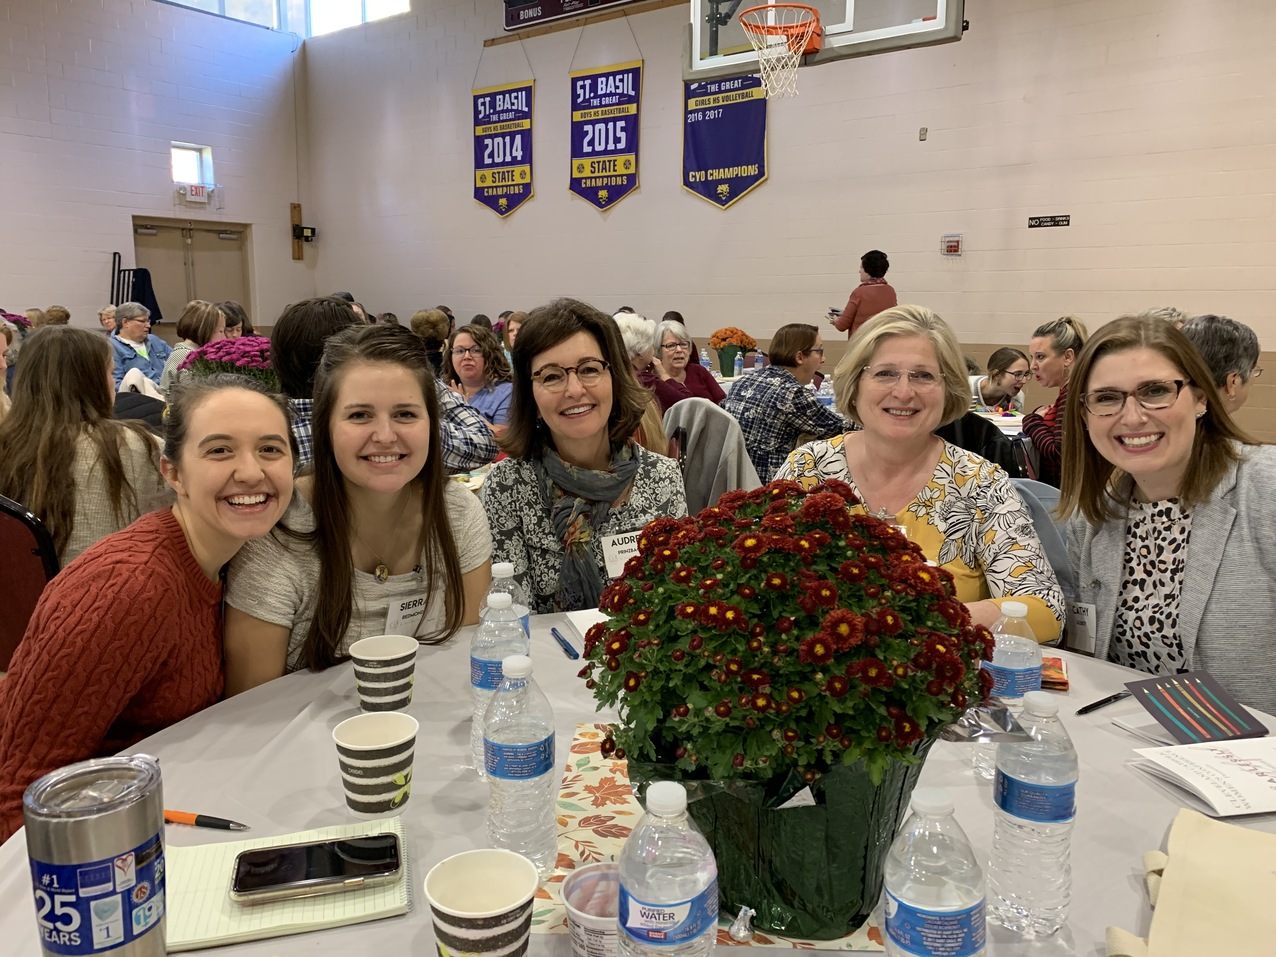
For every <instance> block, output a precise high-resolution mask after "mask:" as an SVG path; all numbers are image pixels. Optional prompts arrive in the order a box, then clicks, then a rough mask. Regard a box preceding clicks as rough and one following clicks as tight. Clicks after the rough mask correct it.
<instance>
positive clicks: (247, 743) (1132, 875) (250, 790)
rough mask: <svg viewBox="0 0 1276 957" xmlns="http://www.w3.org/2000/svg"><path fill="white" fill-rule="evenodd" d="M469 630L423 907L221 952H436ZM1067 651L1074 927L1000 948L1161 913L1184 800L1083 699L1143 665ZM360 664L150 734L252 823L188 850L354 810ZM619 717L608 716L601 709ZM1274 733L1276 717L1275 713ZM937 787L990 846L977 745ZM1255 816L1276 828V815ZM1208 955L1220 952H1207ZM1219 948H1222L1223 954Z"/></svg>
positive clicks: (183, 833)
mask: <svg viewBox="0 0 1276 957" xmlns="http://www.w3.org/2000/svg"><path fill="white" fill-rule="evenodd" d="M557 620H558V619H557V616H538V617H536V618H533V619H532V630H533V636H532V655H533V658H534V659H535V662H536V678H537V680H538V682H539V683H540V684H541V687H542V688H544V690H545V692H546V694H547V695H548V696H549V699H550V702H551V704H552V705H553V707H554V713H555V716H556V718H557V723H558V754H559V764H560V765H561V764H562V763H563V761H564V760H565V755H566V754H567V749H568V746H569V744H570V742H571V738H572V734H573V732H574V730H575V727H576V725H577V724H578V723H580V722H584V721H592V720H597V719H599V717H600V716H599V715H597V714H595V712H594V708H593V700H592V698H591V697H590V694H589V692H588V691H587V690H586V688H585V686H584V682H583V681H581V680H579V679H578V678H577V677H576V673H577V671H579V670H580V667H581V663H580V662H578V661H569V660H568V659H567V658H566V657H565V656H564V654H563V652H562V651H561V650H560V649H559V647H558V645H557V644H555V643H554V641H553V639H552V638H551V637H550V635H549V626H550V625H551V624H554V623H555V622H556V621H557ZM469 633H470V630H469V629H466V630H465V631H464V632H462V634H461V635H459V636H457V637H456V638H454V639H453V640H452V641H451V642H449V643H448V645H446V646H445V647H440V648H422V650H421V654H420V657H419V658H418V661H417V672H416V674H417V679H416V688H415V693H414V698H413V701H412V704H411V707H410V709H409V710H410V712H411V714H413V715H414V716H415V717H416V718H417V719H418V720H419V721H420V722H421V733H420V736H419V737H418V739H417V746H416V762H415V769H414V779H413V786H412V796H411V798H410V799H409V801H408V803H407V805H406V806H405V808H404V812H403V816H404V819H405V823H406V824H407V828H408V835H409V858H410V862H411V868H412V881H413V884H414V888H415V890H414V894H415V896H416V904H415V906H414V908H413V910H412V912H411V913H410V914H407V915H405V916H403V917H397V918H392V919H389V920H384V921H379V922H376V923H372V924H362V925H358V926H354V927H346V928H338V929H335V930H328V931H321V932H317V933H313V934H308V935H304V936H301V937H294V938H281V939H276V940H267V941H258V942H256V943H249V944H239V945H235V946H232V947H227V948H223V949H221V950H219V951H218V953H226V954H234V955H236V957H238V955H252V957H268V955H283V957H290V955H300V954H305V955H307V957H327V955H332V957H338V955H339V957H348V955H356V954H359V955H361V954H374V955H383V957H404V955H408V954H411V955H415V957H429V955H433V954H434V952H435V951H434V934H433V930H432V928H431V924H430V920H429V915H428V909H427V908H425V907H424V904H423V900H422V895H421V890H420V884H421V880H422V878H423V877H424V876H425V873H426V871H427V870H429V868H430V867H431V866H433V865H434V864H435V863H437V862H438V861H439V860H441V859H442V858H444V857H446V856H448V855H450V854H454V853H456V852H458V851H461V850H465V849H467V848H471V847H482V846H484V845H485V843H486V835H485V831H484V811H485V807H486V803H487V786H486V785H485V784H484V783H483V782H481V781H480V780H479V779H478V777H477V776H476V775H475V774H474V772H473V770H471V769H469V768H468V765H469V763H470V758H469V734H470V697H469V661H468V654H469V653H468V649H469ZM1065 657H1066V658H1067V661H1068V663H1069V668H1070V669H1071V677H1072V690H1071V691H1070V692H1068V693H1066V704H1065V706H1064V710H1063V711H1062V712H1061V713H1062V714H1063V716H1064V722H1065V724H1066V725H1067V727H1068V730H1069V732H1070V733H1071V734H1072V737H1073V739H1074V741H1075V742H1076V745H1077V749H1078V752H1079V754H1080V757H1081V767H1082V771H1081V781H1080V784H1079V786H1078V798H1077V800H1078V809H1079V813H1078V820H1077V825H1076V830H1075V832H1074V837H1073V855H1072V859H1073V906H1072V915H1071V918H1070V920H1069V926H1068V928H1067V929H1066V930H1065V931H1064V932H1062V933H1061V934H1060V935H1056V937H1055V938H1053V939H1052V940H1049V941H1045V942H1042V943H1039V944H1035V945H1033V946H1031V947H1030V946H1028V945H1025V944H1023V943H1022V942H1019V941H1016V940H1014V939H1013V938H1010V937H1008V936H1005V935H1004V932H1002V931H999V930H990V941H991V946H990V948H989V953H990V954H994V955H1016V957H1018V955H1028V954H1079V955H1087V957H1089V955H1096V957H1097V955H1101V954H1102V953H1103V943H1102V942H1103V933H1104V929H1105V928H1106V927H1107V926H1108V925H1111V924H1115V925H1118V926H1121V927H1125V928H1126V929H1128V930H1131V931H1134V932H1136V933H1139V934H1146V932H1147V928H1148V923H1149V920H1150V911H1149V909H1148V906H1147V904H1146V901H1145V898H1144V893H1143V889H1142V868H1141V865H1140V857H1141V855H1142V854H1143V852H1144V851H1147V850H1151V849H1153V848H1158V847H1163V842H1164V837H1165V834H1166V832H1167V830H1168V828H1169V825H1170V823H1171V821H1172V820H1173V817H1174V815H1175V813H1176V812H1177V811H1178V809H1179V805H1178V804H1176V803H1174V802H1173V801H1171V800H1170V799H1169V798H1168V797H1166V796H1165V795H1164V794H1163V793H1162V792H1161V791H1159V790H1157V789H1156V788H1154V787H1153V786H1151V785H1149V784H1147V783H1145V782H1144V781H1143V780H1142V779H1140V778H1137V777H1135V776H1134V773H1133V772H1131V771H1129V770H1127V769H1126V768H1125V767H1124V766H1123V765H1124V762H1125V760H1126V759H1127V758H1128V757H1130V752H1131V749H1132V748H1134V747H1140V746H1142V745H1140V744H1139V743H1138V742H1137V741H1136V740H1135V739H1134V738H1132V737H1130V736H1129V735H1128V734H1126V733H1125V732H1123V731H1121V730H1120V729H1118V728H1115V727H1113V726H1112V724H1111V719H1112V718H1113V717H1115V716H1118V715H1123V714H1125V715H1128V714H1137V713H1139V712H1140V710H1141V709H1139V707H1138V705H1137V704H1134V703H1132V702H1129V701H1126V702H1122V703H1121V704H1119V705H1114V706H1112V707H1109V708H1105V709H1103V710H1101V711H1099V712H1097V713H1094V714H1091V715H1087V716H1086V717H1083V718H1078V717H1075V716H1074V715H1073V712H1074V711H1075V710H1076V709H1077V707H1079V706H1080V705H1081V704H1083V703H1086V702H1089V701H1093V700H1095V699H1097V698H1100V697H1103V696H1104V695H1106V694H1109V693H1111V692H1113V691H1116V690H1120V688H1121V687H1122V685H1123V683H1124V682H1125V681H1126V680H1128V679H1129V678H1130V676H1131V675H1132V674H1134V673H1133V672H1130V671H1128V670H1126V669H1123V668H1119V667H1117V666H1116V665H1111V664H1107V663H1105V662H1096V661H1093V660H1090V659H1088V658H1083V657H1079V656H1074V655H1067V654H1066V653H1065ZM357 710H358V697H357V694H356V692H355V689H354V678H353V675H352V673H351V668H350V665H348V664H346V665H342V666H339V667H336V668H333V669H331V670H329V671H326V672H323V673H321V674H310V673H308V672H302V673H298V674H294V675H289V676H287V677H284V678H281V679H279V680H277V681H273V682H271V683H270V684H267V685H264V686H262V687H260V688H256V689H254V690H253V691H251V692H248V693H247V694H243V695H240V696H238V697H236V698H232V699H230V700H229V701H223V702H221V703H220V704H218V705H216V706H214V707H212V708H209V709H208V710H206V711H204V712H202V713H200V714H197V715H195V716H193V717H191V718H189V719H188V720H186V721H183V722H182V723H180V724H178V725H174V726H173V727H171V728H169V729H168V730H166V731H163V732H161V733H160V734H157V735H155V736H154V737H151V738H149V739H147V740H146V741H144V742H142V743H140V744H139V745H138V746H137V748H136V749H135V750H139V751H146V752H148V753H151V754H155V755H157V756H158V757H159V758H160V760H161V766H162V768H163V775H164V803H165V806H166V807H169V808H174V809H178V810H185V811H198V812H202V813H205V814H213V815H217V816H220V817H227V818H231V819H233V820H237V821H242V822H243V823H245V824H248V825H250V826H251V827H252V830H251V831H250V832H249V834H248V835H242V834H239V835H236V834H223V833H222V832H219V831H211V830H204V829H197V828H187V827H179V826H169V827H168V840H169V841H170V842H171V843H173V844H175V845H183V844H202V843H211V842H214V841H219V840H235V839H237V838H239V837H243V836H251V837H257V836H262V837H265V836H269V835H273V834H285V833H289V832H293V831H300V830H306V829H309V828H315V827H323V826H326V825H330V824H341V823H347V822H349V821H350V820H352V817H351V815H349V814H348V813H347V811H346V809H345V804H344V803H343V799H342V792H341V783H340V781H339V779H338V776H337V762H336V756H335V754H334V753H333V745H332V741H331V737H330V734H331V730H332V728H333V727H334V726H335V725H336V724H337V723H338V722H339V721H341V720H343V719H344V718H347V717H350V716H351V715H353V714H355V713H357ZM601 717H602V718H606V717H608V716H607V715H603V716H601ZM1273 727H1276V723H1273ZM921 780H922V783H923V784H925V785H932V786H942V787H947V788H949V789H950V790H951V792H952V793H953V796H954V799H955V801H956V805H957V816H958V819H959V820H960V822H961V824H962V826H963V827H964V828H965V829H966V832H967V833H968V834H969V835H970V838H971V841H972V842H973V843H974V845H975V848H976V850H977V852H979V853H980V854H981V855H985V854H986V853H987V851H988V847H989V841H990V837H991V833H992V821H993V803H992V791H991V787H990V786H988V785H979V784H977V783H976V782H975V780H974V778H973V776H972V774H971V771H970V768H969V751H968V749H967V747H966V746H962V745H956V744H949V743H946V742H939V743H937V744H936V745H935V747H934V749H933V750H932V752H931V755H930V758H929V760H928V761H927V764H926V767H925V769H924V771H923V773H922V779H921ZM1244 825H1245V826H1248V827H1254V828H1258V829H1262V830H1265V831H1273V832H1276V817H1272V816H1268V817H1264V818H1258V819H1253V820H1248V821H1245V822H1244ZM25 853H26V845H25V842H24V838H23V834H22V832H18V834H16V835H14V837H13V838H11V839H10V840H9V841H8V842H7V843H5V844H4V845H3V847H0V942H2V943H0V953H2V954H4V955H5V957H36V955H38V954H39V953H40V948H39V939H38V936H37V933H36V926H35V913H34V906H33V903H32V895H31V887H30V879H29V873H30V872H29V871H28V869H27V862H26V858H25ZM531 950H532V953H533V954H534V955H535V957H569V955H570V944H569V940H568V938H567V937H566V936H542V935H533V937H532V940H531ZM1202 957H1206V955H1202ZM1209 957H1213V955H1209Z"/></svg>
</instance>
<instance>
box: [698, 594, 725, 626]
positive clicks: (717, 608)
mask: <svg viewBox="0 0 1276 957" xmlns="http://www.w3.org/2000/svg"><path fill="white" fill-rule="evenodd" d="M726 610H727V603H726V602H724V601H718V600H717V599H714V600H713V601H709V602H705V603H704V604H703V605H701V606H700V621H701V622H702V623H703V624H706V625H712V626H713V627H715V628H717V627H718V626H720V625H721V624H722V615H723V612H725V611H726Z"/></svg>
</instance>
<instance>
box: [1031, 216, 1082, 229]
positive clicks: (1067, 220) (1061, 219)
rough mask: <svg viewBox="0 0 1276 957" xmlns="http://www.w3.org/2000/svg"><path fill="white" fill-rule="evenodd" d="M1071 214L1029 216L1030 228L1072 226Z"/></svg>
mask: <svg viewBox="0 0 1276 957" xmlns="http://www.w3.org/2000/svg"><path fill="white" fill-rule="evenodd" d="M1071 225H1072V217H1071V216H1029V217H1028V228H1029V229H1042V228H1045V227H1047V226H1071Z"/></svg>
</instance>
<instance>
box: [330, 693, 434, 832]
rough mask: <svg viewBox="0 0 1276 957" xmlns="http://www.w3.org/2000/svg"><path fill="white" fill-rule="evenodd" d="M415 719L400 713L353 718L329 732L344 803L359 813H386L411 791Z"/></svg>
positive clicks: (400, 802) (415, 731)
mask: <svg viewBox="0 0 1276 957" xmlns="http://www.w3.org/2000/svg"><path fill="white" fill-rule="evenodd" d="M418 728H419V725H418V724H417V720H416V718H414V717H412V715H410V714H404V713H403V712H402V711H378V712H371V713H369V714H357V715H355V716H354V717H353V718H347V719H346V720H345V721H342V722H341V723H340V724H339V725H337V726H336V727H335V728H333V729H332V740H333V741H334V742H336V745H337V763H338V765H340V767H341V786H342V787H343V788H344V789H345V792H346V804H347V805H349V807H350V809H351V810H352V811H358V812H359V813H360V814H386V813H388V812H389V811H393V810H396V809H397V808H399V807H402V806H403V805H404V804H406V803H407V800H408V794H409V793H410V792H411V790H412V754H413V751H414V750H415V748H416V733H417V730H418Z"/></svg>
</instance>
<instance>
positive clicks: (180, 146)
mask: <svg viewBox="0 0 1276 957" xmlns="http://www.w3.org/2000/svg"><path fill="white" fill-rule="evenodd" d="M172 157H173V182H174V183H205V184H211V183H215V182H216V180H215V179H214V178H213V151H212V148H211V147H208V146H196V145H194V144H193V143H174V144H173V146H172Z"/></svg>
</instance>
